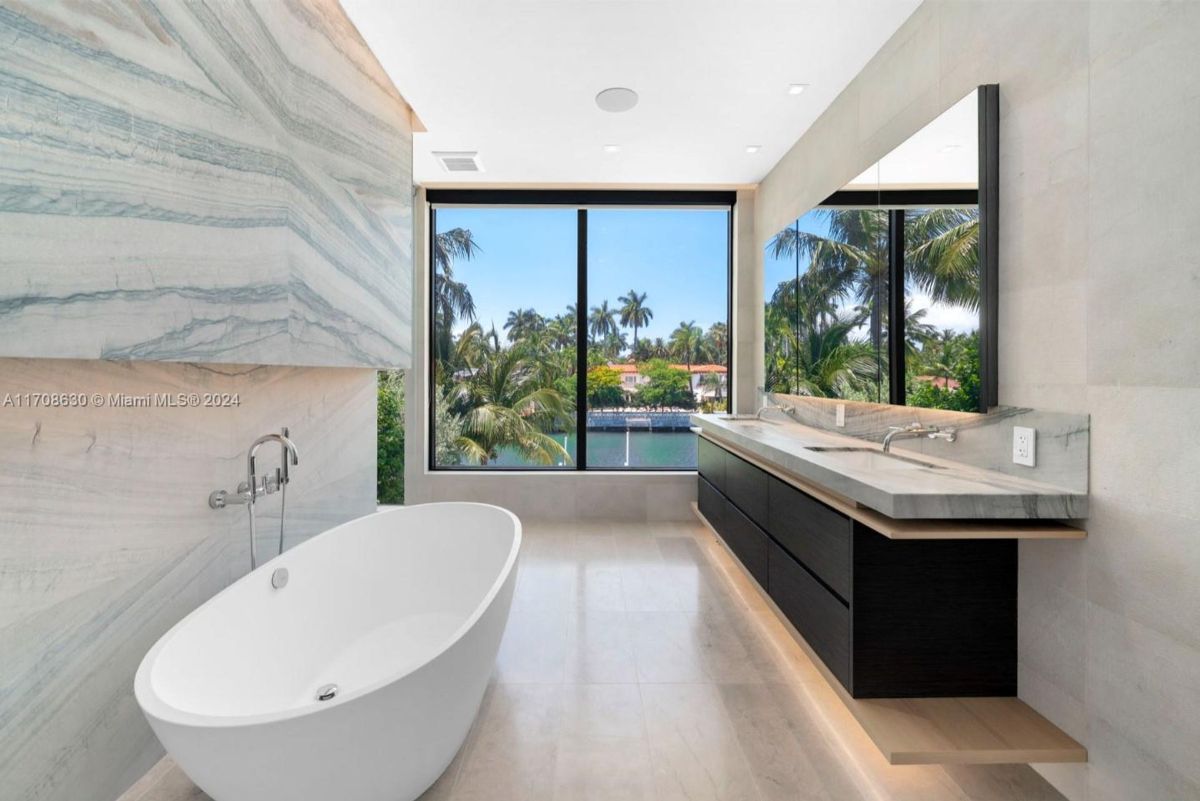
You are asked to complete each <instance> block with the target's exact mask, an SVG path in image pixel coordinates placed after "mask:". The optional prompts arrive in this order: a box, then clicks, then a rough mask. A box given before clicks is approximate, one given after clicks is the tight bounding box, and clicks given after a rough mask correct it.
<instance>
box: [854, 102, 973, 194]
mask: <svg viewBox="0 0 1200 801" xmlns="http://www.w3.org/2000/svg"><path fill="white" fill-rule="evenodd" d="M978 186H979V98H978V90H977V89H975V90H972V91H971V92H970V94H968V95H967V96H966V97H964V98H963V99H962V100H960V101H958V102H957V103H955V104H954V105H953V106H951V107H950V108H948V109H946V110H945V111H943V112H942V113H941V114H940V115H939V116H938V117H937V118H936V119H934V120H933V121H931V122H930V123H929V124H928V125H926V126H925V127H924V128H922V129H921V130H919V131H917V132H916V133H915V134H913V135H912V136H910V137H909V138H908V139H907V140H905V141H904V142H903V143H901V144H900V145H898V146H897V147H896V149H895V150H893V151H892V152H891V153H888V154H887V155H886V156H884V157H883V158H881V159H880V160H879V161H877V162H876V163H875V164H872V165H871V166H870V167H868V168H867V169H866V170H864V171H863V173H862V175H860V176H858V177H857V178H855V179H854V180H853V181H851V182H850V183H849V184H847V185H846V188H847V189H888V188H891V189H899V188H903V187H908V188H910V189H917V188H925V189H928V188H941V189H966V188H975V187H978Z"/></svg>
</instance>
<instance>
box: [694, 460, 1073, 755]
mask: <svg viewBox="0 0 1200 801" xmlns="http://www.w3.org/2000/svg"><path fill="white" fill-rule="evenodd" d="M699 462H700V464H699V476H698V479H697V480H698V487H697V490H698V501H697V504H696V510H695V511H696V515H697V517H698V518H699V519H700V520H701V521H702V522H703V523H704V524H705V525H706V526H707V527H708V528H709V529H710V530H711V531H712V532H713V533H714V534H715V535H716V537H717V542H719V543H720V544H721V545H723V546H724V547H722V548H717V549H716V553H717V557H718V558H719V559H720V560H721V561H722V563H724V562H726V561H727V562H728V563H729V564H731V565H733V566H734V568H735V569H734V570H732V571H727V572H729V573H730V574H731V577H733V578H734V580H735V581H738V582H745V583H747V584H748V585H749V586H750V587H751V588H752V591H754V592H757V593H758V595H759V596H760V597H761V598H762V599H763V601H764V602H765V604H766V605H767V606H768V607H769V608H770V609H772V610H773V612H774V614H775V615H777V616H778V617H779V619H780V621H781V622H783V624H784V625H785V627H786V628H787V630H788V631H789V633H790V634H791V636H792V637H793V638H794V639H795V640H796V642H797V644H798V645H799V647H800V648H801V649H802V650H803V651H804V652H805V653H806V654H807V655H808V657H809V658H810V659H811V661H812V662H813V664H814V665H815V666H816V667H817V669H818V671H819V672H820V673H821V675H822V676H823V677H824V678H825V680H826V681H827V682H828V684H829V685H830V687H831V688H833V690H834V691H835V692H836V693H837V695H838V697H839V698H840V699H841V700H842V702H843V703H844V704H845V706H846V707H847V709H848V710H849V711H850V712H851V714H853V716H854V717H855V719H856V720H857V721H858V722H859V724H860V725H861V726H862V728H863V730H864V731H865V732H866V734H867V735H868V737H870V739H871V740H872V741H873V742H874V744H875V745H876V747H878V748H879V750H880V751H881V752H882V753H883V755H884V756H885V757H886V758H887V760H888V762H890V763H891V764H894V765H919V764H1004V763H1031V762H1033V763H1043V762H1045V763H1049V762H1086V761H1087V751H1086V749H1085V748H1084V747H1083V746H1082V745H1080V744H1079V743H1078V742H1076V741H1075V740H1074V739H1072V738H1071V737H1070V736H1069V735H1067V734H1066V733H1065V732H1063V731H1062V730H1061V729H1059V728H1058V727H1057V726H1055V725H1054V724H1053V723H1051V722H1050V721H1049V720H1047V719H1046V718H1045V717H1043V716H1042V715H1040V714H1038V713H1037V712H1036V711H1035V710H1034V709H1032V708H1031V707H1030V706H1029V705H1028V704H1026V703H1024V702H1023V701H1021V700H1020V699H1019V698H1017V697H1016V689H1017V685H1016V648H1017V640H1016V627H1017V611H1016V575H1017V558H1016V557H1017V551H1016V547H1017V543H1016V542H1015V540H1018V539H1029V538H1037V539H1079V538H1081V537H1083V536H1086V534H1085V532H1083V531H1081V530H1079V529H1074V528H1071V527H1070V526H1067V525H1064V524H1061V523H1054V522H1045V521H1006V520H1001V521H958V520H934V521H929V520H893V519H892V518H889V517H886V516H884V515H881V514H879V513H878V512H875V511H873V510H870V509H864V508H862V507H860V506H858V505H857V504H855V503H854V502H852V501H849V500H847V499H845V498H841V497H838V496H836V495H834V494H832V493H830V492H828V491H826V490H824V489H822V488H821V487H815V486H813V485H812V484H811V483H810V482H808V481H804V480H800V479H797V478H795V477H794V476H789V475H787V474H786V473H784V472H783V471H780V470H777V469H773V468H772V466H771V465H769V464H764V463H763V462H762V461H761V460H759V459H756V458H754V457H753V455H751V454H748V453H746V452H745V451H744V450H742V449H739V448H736V447H734V446H731V445H729V444H727V443H725V442H717V441H711V440H709V439H708V438H705V437H702V438H701V439H700V452H699Z"/></svg>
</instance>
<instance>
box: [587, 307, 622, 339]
mask: <svg viewBox="0 0 1200 801" xmlns="http://www.w3.org/2000/svg"><path fill="white" fill-rule="evenodd" d="M616 317H617V310H616V309H610V308H608V301H607V300H603V301H601V302H600V305H599V306H593V307H592V312H591V314H590V315H589V316H588V332H589V333H591V335H592V340H593V341H596V340H603V339H606V338H607V337H608V336H609V335H610V334H615V333H616V332H617V320H616Z"/></svg>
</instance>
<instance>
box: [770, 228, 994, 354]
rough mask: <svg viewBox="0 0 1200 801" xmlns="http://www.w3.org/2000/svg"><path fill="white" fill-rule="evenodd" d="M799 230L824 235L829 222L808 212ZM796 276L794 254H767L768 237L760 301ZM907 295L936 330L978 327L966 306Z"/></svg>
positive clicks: (863, 331)
mask: <svg viewBox="0 0 1200 801" xmlns="http://www.w3.org/2000/svg"><path fill="white" fill-rule="evenodd" d="M800 230H801V231H804V232H806V233H810V234H817V235H818V236H827V235H828V234H829V225H828V224H827V223H825V222H823V221H821V220H819V219H818V218H817V215H815V214H812V213H809V214H806V215H804V216H803V217H801V218H800ZM807 269H808V260H807V259H805V258H804V257H801V259H800V272H802V273H803V272H804V271H805V270H807ZM795 275H796V257H795V256H794V255H793V256H787V257H784V258H781V259H776V258H774V257H772V255H771V247H770V242H769V240H768V244H767V248H766V252H765V254H764V256H763V294H764V296H765V297H764V300H770V298H771V295H772V294H774V292H775V289H776V288H777V287H778V286H779V284H780V283H782V282H783V281H791V280H792V279H793V278H794V277H795ZM908 293H909V297H910V298H912V307H913V308H914V309H925V310H926V311H925V317H924V318H923V320H922V321H923V322H926V323H929V324H930V325H933V326H934V327H935V328H937V329H938V330H941V329H943V328H951V329H954V330H955V331H960V332H963V333H965V332H968V331H974V330H975V329H977V328H978V327H979V313H978V312H972V311H969V310H967V309H964V308H961V307H958V306H950V305H948V304H945V303H942V304H935V303H933V301H932V300H931V299H930V298H929V296H928V295H925V294H923V293H921V292H918V291H917V290H916V289H914V288H913V287H909V290H908ZM853 307H854V302H853V300H851V301H848V302H847V303H845V304H844V305H843V308H844V309H846V310H847V311H850V310H851V309H852V308H853ZM858 333H859V336H860V337H866V336H867V329H866V328H865V327H864V328H860V329H859V331H858Z"/></svg>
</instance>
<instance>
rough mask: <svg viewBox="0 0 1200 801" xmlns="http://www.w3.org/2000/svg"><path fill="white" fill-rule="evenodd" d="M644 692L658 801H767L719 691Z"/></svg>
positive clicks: (657, 687)
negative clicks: (759, 790) (726, 711)
mask: <svg viewBox="0 0 1200 801" xmlns="http://www.w3.org/2000/svg"><path fill="white" fill-rule="evenodd" d="M641 692H642V706H643V709H644V711H645V716H646V733H647V737H648V739H649V741H650V752H651V757H652V759H653V760H654V763H653V764H654V781H655V789H656V792H657V797H658V798H660V799H663V800H664V801H676V800H679V801H682V800H683V799H686V800H687V801H755V800H756V799H759V798H761V796H760V795H759V792H758V789H757V786H756V785H755V783H754V777H753V776H752V774H751V772H750V768H749V765H748V764H747V762H746V757H745V755H744V754H743V753H742V749H741V746H740V744H739V743H738V739H737V734H736V732H735V731H734V729H733V724H732V723H731V722H730V721H729V718H728V717H727V716H726V714H725V709H724V706H723V705H722V703H721V697H720V694H719V692H718V691H717V688H716V687H715V686H713V685H711V684H643V685H642V686H641Z"/></svg>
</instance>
